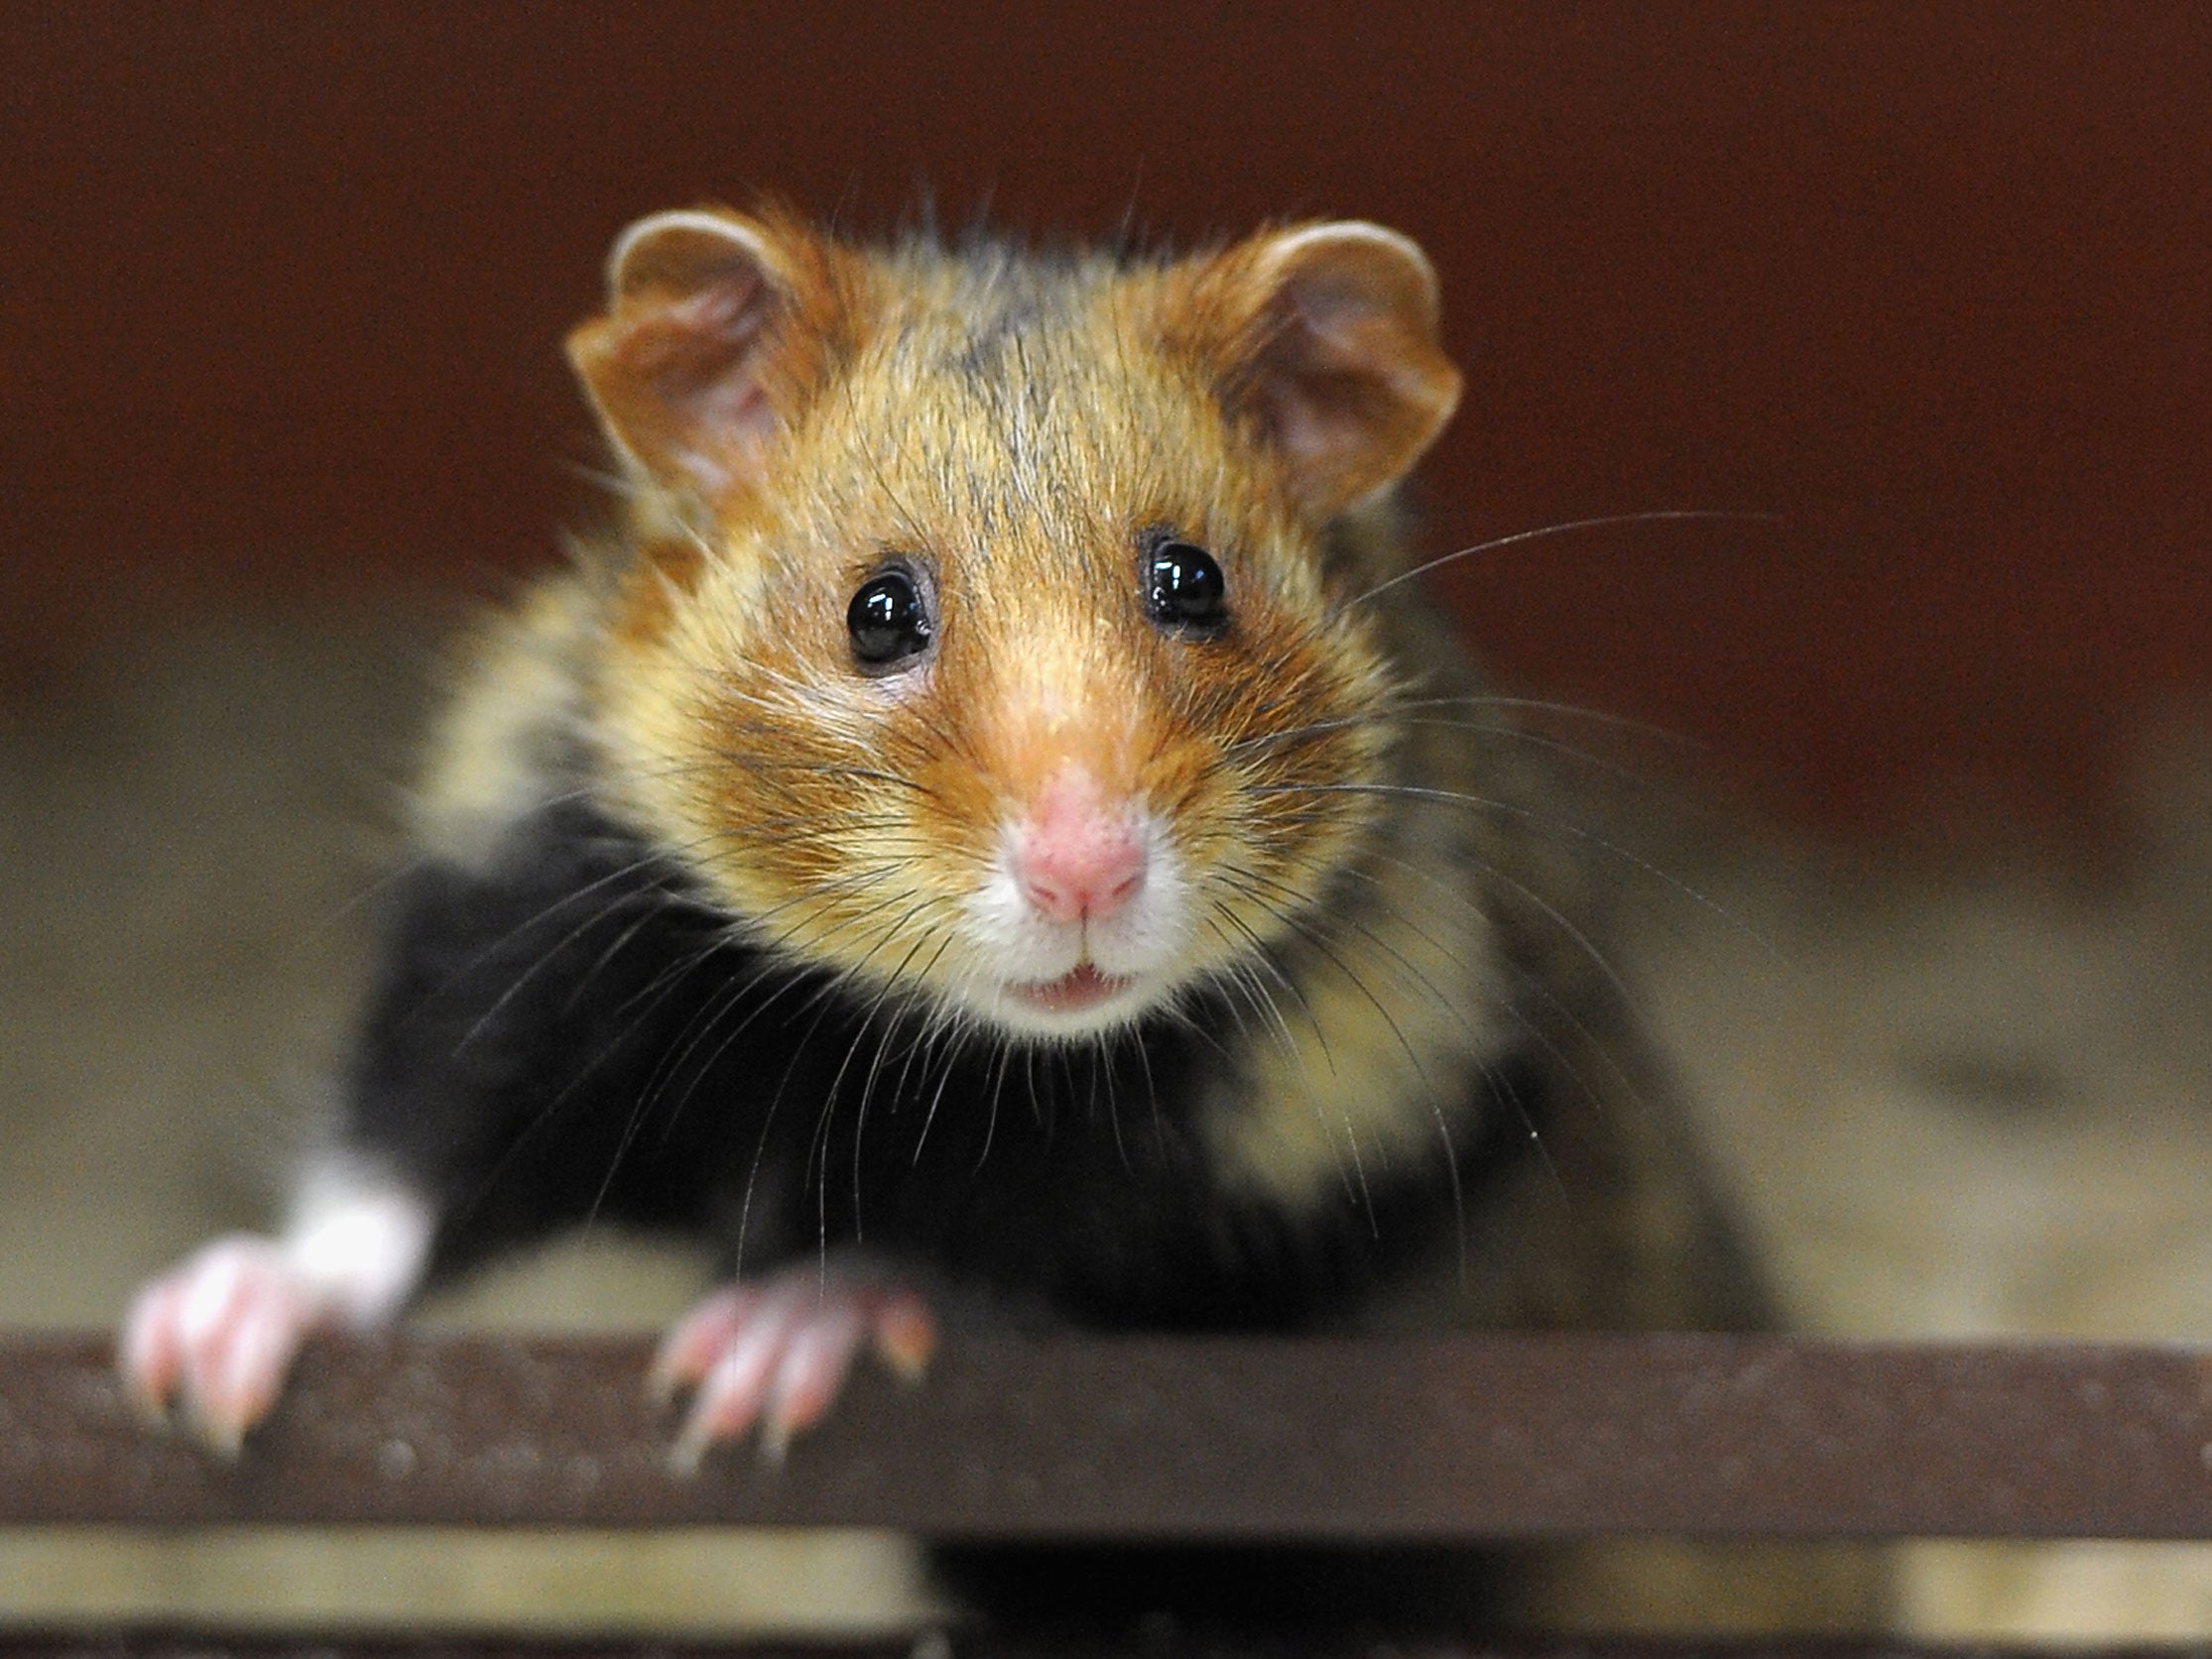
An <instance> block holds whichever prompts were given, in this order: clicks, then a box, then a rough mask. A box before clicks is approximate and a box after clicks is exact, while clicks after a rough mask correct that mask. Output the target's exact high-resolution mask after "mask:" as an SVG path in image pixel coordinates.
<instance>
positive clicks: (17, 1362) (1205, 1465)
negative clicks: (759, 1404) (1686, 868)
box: [0, 1335, 2212, 1542]
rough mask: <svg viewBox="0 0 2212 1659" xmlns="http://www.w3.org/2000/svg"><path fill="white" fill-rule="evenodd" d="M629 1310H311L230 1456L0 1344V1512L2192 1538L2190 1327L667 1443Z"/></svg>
mask: <svg viewBox="0 0 2212 1659" xmlns="http://www.w3.org/2000/svg"><path fill="white" fill-rule="evenodd" d="M647 1355H648V1349H647V1346H646V1345H645V1343H643V1342H642V1341H628V1340H625V1341H616V1342H607V1341H574V1340H559V1341H550V1340H536V1341H504V1340H489V1339H482V1338H469V1339H439V1338H429V1337H413V1336H409V1337H393V1338H389V1339H383V1340H373V1341H357V1342H345V1343H337V1342H332V1343H325V1344H322V1345H319V1346H317V1347H316V1348H314V1349H313V1350H312V1351H311V1352H310V1353H309V1354H308V1355H307V1358H306V1360H305V1361H304V1362H303V1363H302V1366H301V1369H300V1374H299V1377H298V1380H297V1383H296V1385H295V1387H294V1388H293V1389H292V1390H291V1392H290V1393H289V1394H288V1395H287V1396H286V1399H285V1401H284V1404H283V1406H282V1407H281V1408H280V1410H279V1411H278V1413H277V1414H276V1416H275V1417H274V1419H273V1420H272V1421H271V1422H270V1423H269V1424H268V1425H267V1426H266V1428H265V1429H264V1431H263V1432H262V1433H261V1434H260V1435H258V1436H257V1437H256V1438H255V1439H254V1440H253V1441H252V1442H251V1443H249V1445H248V1448H247V1450H246V1452H245V1455H244V1456H243V1457H242V1458H240V1459H239V1460H238V1461H237V1462H236V1463H234V1464H224V1463H222V1462H219V1461H217V1460H214V1459H212V1458H209V1457H208V1456H206V1455H204V1454H203V1453H201V1452H199V1451H198V1450H196V1449H195V1448H194V1447H193V1446H192V1445H190V1444H189V1443H187V1442H185V1441H184V1440H182V1439H181V1438H179V1437H176V1436H173V1435H168V1436H165V1435H161V1434H156V1433H152V1432H149V1431H148V1430H147V1429H146V1428H145V1427H144V1426H143V1425H141V1424H140V1423H139V1421H138V1420H137V1419H136V1418H135V1417H134V1416H133V1415H132V1414H131V1412H130V1410H129V1409H128V1407H127V1406H126V1404H125V1403H124V1400H123V1397H122V1394H121V1391H120V1389H119V1388H118V1387H117V1385H116V1383H115V1380H114V1377H113V1373H112V1370H111V1368H110V1367H111V1356H110V1351H109V1348H108V1345H107V1344H106V1343H105V1342H104V1341H101V1340H95V1339H91V1338H69V1337H64V1338H55V1339H33V1338H16V1339H12V1340H6V1341H0V1524H16V1525H21V1524H46V1523H95V1524H102V1523H110V1524H161V1525H172V1524H179V1523H190V1524H209V1523H217V1524H219V1523H247V1522H250V1523H271V1522H276V1523H349V1524H365V1525H388V1524H398V1525H412V1524H425V1523H440V1524H453V1523H458V1524H484V1525H503V1526H616V1527H628V1526H687V1525H701V1524H731V1525H753V1524H773V1525H779V1526H788V1525H854V1526H876V1527H897V1528H903V1529H907V1530H911V1531H915V1532H919V1533H922V1534H926V1535H931V1536H935V1537H939V1538H946V1539H985V1538H992V1539H1032V1540H1048V1539H1078V1538H1090V1539H1117V1538H1119V1539H1133V1538H1153V1539H1190V1540H1229V1539H1276V1540H1305V1541H1330V1540H1334V1541H1344V1542H1369V1541H1373V1542H1384V1541H1406V1542H1417V1541H1427V1542H1440V1541H1448V1540H1477V1539H1506V1538H1533V1537H1552V1538H1558V1537H1577V1536H1592V1535H1599V1534H1606V1533H1631V1532H1664V1533H1679V1534H1689V1535H1698V1536H1707V1537H1766V1538H1811V1537H1865V1536H1885V1535H1886V1536H1912V1535H1920V1536H1934V1535H1943V1536H1961V1537H2069V1536H2070V1537H2103V1538H2212V1360H2208V1359H2206V1358H2204V1357H2200V1356H2198V1355H2196V1354H2193V1353H2185V1352H2180V1351H2175V1350H2165V1349H2143V1348H2113V1347H2060V1346H2047V1345H2020V1346H1997V1347H1892V1346H1855V1345H1844V1344H1831V1343H1808V1342H1795V1341H1786V1340H1782V1339H1777V1338H1745V1337H1710V1336H1694V1337H1693V1336H1659V1337H1607V1336H1582V1335H1573V1336H1491V1337H1464V1338H1445V1339H1424V1340H1417V1341H1413V1340H1407V1341H1399V1340H1390V1341H1376V1340H1370V1341H1350V1340H1344V1341H1335V1340H1329V1341H1304V1340H1300V1341H1290V1340H1248V1339H1238V1340H1212V1339H1206V1340H1158V1339H1146V1340H1110V1341H1109V1340H1098V1339H1080V1340H1078V1339H1073V1338H1070V1339H1065V1340H1050V1341H1027V1342H1025V1341H1012V1340H1006V1339H992V1340H989V1341H984V1340H964V1341H955V1342H951V1343H948V1344H947V1345H946V1347H945V1349H944V1350H943V1352H942V1353H940V1355H939V1357H938V1360H937V1363H936V1365H935V1367H934V1369H933V1370H932V1372H931V1374H930V1376H929V1378H928V1380H927V1381H926V1382H925V1383H923V1384H922V1385H921V1386H920V1387H917V1388H906V1387H902V1386H900V1385H899V1384H897V1383H895V1382H893V1381H891V1380H890V1379H889V1378H888V1377H885V1376H882V1375H880V1374H876V1373H874V1372H867V1373H864V1374H862V1375H861V1376H860V1377H859V1378H858V1379H857V1380H856V1382H855V1383H854V1385H853V1386H852V1388H851V1389H850V1390H849V1392H848V1396H847V1397H846V1398H845V1399H844V1400H843V1401H841V1402H840V1405H839V1407H838V1409H837V1411H836V1412H835V1413H834V1414H833V1415H832V1418H831V1420H830V1422H829V1423H828V1424H827V1425H826V1426H824V1427H823V1428H822V1429H821V1430H820V1431H818V1432H817V1433H816V1434H814V1435H812V1436H809V1437H807V1438H806V1439H804V1440H802V1441H801V1442H800V1443H799V1445H798V1446H796V1447H794V1448H793V1450H792V1453H791V1456H790V1459H789V1461H788V1462H787V1463H785V1464H784V1465H782V1466H781V1467H777V1466H771V1465H769V1464H767V1463H765V1462H764V1461H762V1460H761V1459H760V1458H759V1457H758V1456H756V1455H755V1454H754V1453H753V1452H752V1451H751V1450H750V1449H737V1450H733V1451H731V1452H729V1453H727V1454H725V1455H723V1456H721V1457H720V1458H718V1459H716V1460H711V1461H710V1462H709V1464H708V1467H707V1468H706V1470H705V1471H704V1472H703V1473H701V1474H700V1475H699V1476H697V1477H696V1478H693V1479H689V1480H684V1479H678V1478H676V1477H675V1476H673V1475H672V1474H670V1473H669V1470H668V1467H667V1447H668V1425H667V1424H666V1423H665V1422H663V1421H661V1420H659V1419H658V1418H657V1417H656V1414H655V1413H654V1412H653V1411H652V1410H651V1409H650V1408H649V1407H648V1405H647V1403H646V1400H645V1398H644V1394H643V1389H642V1379H643V1377H644V1375H645V1368H646V1362H647Z"/></svg>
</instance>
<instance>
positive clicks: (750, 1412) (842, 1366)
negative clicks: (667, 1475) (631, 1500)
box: [650, 1265, 937, 1475]
mask: <svg viewBox="0 0 2212 1659" xmlns="http://www.w3.org/2000/svg"><path fill="white" fill-rule="evenodd" d="M936 1341H937V1332H936V1324H935V1322H934V1321H933V1320H932V1319H931V1318H930V1316H929V1308H928V1304H927V1303H925V1302H923V1301H922V1298H921V1297H920V1296H919V1295H917V1294H915V1293H914V1292H913V1291H911V1290H908V1289H906V1288H905V1287H903V1286H900V1285H895V1284H888V1283H885V1282H884V1281H882V1280H878V1279H870V1278H867V1277H865V1276H863V1275H861V1274H858V1273H854V1272H851V1271H849V1270H840V1269H838V1268H835V1267H832V1268H830V1269H828V1270H827V1272H826V1273H825V1272H824V1270H823V1269H822V1268H821V1267H820V1266H818V1265H804V1266H792V1267H786V1268H784V1269H782V1270H781V1271H779V1272H775V1273H771V1274H769V1275H768V1276H767V1277H765V1278H762V1279H758V1280H753V1281H749V1282H747V1283H745V1284H740V1285H731V1286H729V1287H728V1288H726V1289H723V1290H719V1291H716V1292H715V1293H714V1294H713V1295H711V1296H708V1297H707V1298H705V1299H704V1300H703V1301H701V1302H700V1303H699V1304H698V1305H697V1306H696V1307H694V1308H692V1309H691V1311H690V1312H689V1313H687V1314H685V1315H684V1316H683V1318H682V1319H681V1320H679V1321H678V1322H677V1324H676V1329H674V1330H673V1331H671V1332H670V1333H669V1335H668V1337H667V1338H666V1339H665V1340H664V1341H663V1342H662V1344H661V1349H660V1353H659V1354H658V1355H657V1356H656V1357H655V1359H654V1362H653V1371H652V1375H651V1379H650V1380H651V1386H652V1388H653V1391H654V1393H655V1395H656V1396H657V1397H659V1398H660V1399H662V1400H664V1401H666V1400H671V1399H674V1398H675V1397H676V1395H678V1394H681V1393H685V1392H688V1394H689V1395H690V1399H689V1402H688V1405H687V1406H686V1408H685V1411H684V1416H683V1426H682V1428H681V1430H680V1431H679V1432H678V1433H677V1435H676V1445H675V1448H674V1449H673V1451H672V1452H671V1454H670V1458H671V1462H672V1463H673V1464H674V1465H675V1467H676V1470H677V1471H678V1472H679V1473H682V1474H685V1475H688V1474H691V1473H693V1472H695V1471H696V1470H697V1468H698V1466H699V1463H700V1461H701V1460H702V1459H703V1458H704V1457H705V1456H706V1454H707V1453H708V1452H709V1451H711V1450H712V1449H713V1448H714V1447H716V1446H718V1445H721V1444H723V1443H725V1442H728V1441H734V1440H741V1439H743V1438H744V1437H745V1436H746V1435H748V1434H750V1433H752V1432H753V1429H754V1427H755V1426H756V1425H758V1427H759V1429H760V1436H761V1450H762V1452H763V1453H764V1454H766V1455H767V1456H768V1457H770V1458H771V1459H781V1458H782V1457H783V1455H784V1449H785V1448H786V1447H787V1446H789V1445H790V1443H791V1439H792V1436H794V1435H796V1434H799V1433H802V1432H803V1431H805V1430H806V1429H809V1428H811V1427H813V1425H814V1424H816V1423H818V1422H820V1421H821V1419H822V1417H823V1415H824V1414H825V1413H826V1412H827V1411H828V1410H829V1407H830V1405H831V1404H832V1403H833V1402H834V1401H835V1400H836V1398H837V1391H838V1389H840V1388H841V1387H843V1386H844V1382H845V1377H846V1375H847V1374H848V1373H849V1372H850V1371H851V1369H852V1363H853V1361H854V1359H855V1358H856V1357H857V1356H858V1355H859V1353H860V1350H861V1348H862V1346H863V1345H866V1346H868V1347H870V1348H873V1349H874V1350H875V1352H876V1354H877V1356H878V1357H879V1358H880V1359H881V1360H882V1361H883V1362H884V1363H886V1364H888V1365H889V1366H890V1367H891V1368H892V1369H893V1370H894V1371H896V1372H898V1373H899V1374H900V1375H901V1376H904V1377H908V1378H915V1377H919V1376H920V1375H921V1374H922V1370H923V1368H924V1367H925V1366H926V1365H927V1364H928V1363H929V1355H930V1353H931V1351H932V1350H933V1349H934V1348H935V1347H936Z"/></svg>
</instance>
